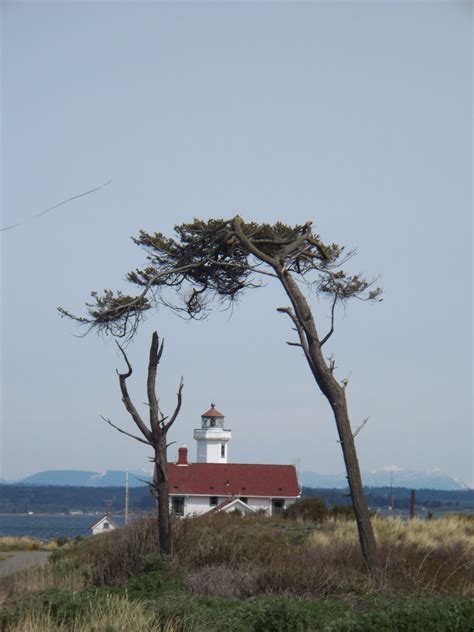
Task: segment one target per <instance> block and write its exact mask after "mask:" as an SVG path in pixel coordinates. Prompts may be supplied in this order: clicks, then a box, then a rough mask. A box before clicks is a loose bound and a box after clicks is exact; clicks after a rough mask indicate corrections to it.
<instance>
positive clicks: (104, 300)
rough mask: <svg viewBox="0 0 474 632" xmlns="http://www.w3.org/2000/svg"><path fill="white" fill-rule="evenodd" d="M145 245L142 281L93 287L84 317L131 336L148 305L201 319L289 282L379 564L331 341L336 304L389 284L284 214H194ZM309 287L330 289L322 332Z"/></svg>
mask: <svg viewBox="0 0 474 632" xmlns="http://www.w3.org/2000/svg"><path fill="white" fill-rule="evenodd" d="M134 241H135V243H136V244H137V245H138V246H141V247H143V248H144V249H145V251H146V253H147V264H146V265H145V266H144V267H142V268H138V269H136V270H134V271H133V272H130V273H129V274H128V277H127V278H128V281H129V282H130V283H131V284H133V285H134V286H135V287H137V288H138V291H137V293H136V294H133V295H128V294H123V293H121V292H113V291H111V290H107V291H104V292H103V293H102V294H99V293H93V294H92V297H93V301H92V302H91V303H88V304H87V310H88V314H87V315H86V316H75V315H73V314H71V313H70V312H68V311H67V310H65V309H62V308H60V312H61V314H62V315H65V316H69V317H71V318H73V319H75V320H76V321H78V322H80V323H82V324H83V325H85V326H86V327H89V328H93V329H98V330H101V331H103V332H105V333H110V334H112V335H113V336H116V337H123V338H131V337H133V335H134V334H135V332H136V330H137V327H138V326H139V324H140V322H141V321H142V320H143V318H144V317H145V315H146V313H147V312H148V311H149V310H150V309H152V308H153V307H157V306H160V305H162V306H165V307H167V308H169V309H171V310H173V311H174V312H176V313H177V314H179V315H181V316H185V317H189V318H193V319H201V318H205V317H206V316H207V315H208V314H209V313H210V312H211V311H212V309H213V300H217V301H218V302H219V303H220V304H223V305H228V304H230V303H232V302H233V301H235V300H236V299H237V298H238V297H239V296H240V295H241V294H243V293H244V292H245V291H246V290H248V289H251V288H260V287H261V286H262V283H261V280H262V279H261V277H265V278H266V279H270V280H274V281H275V282H276V283H278V284H280V286H281V287H282V288H283V290H284V292H285V294H286V296H287V299H288V302H289V304H288V305H286V306H282V307H279V308H278V311H279V312H280V313H282V314H285V315H286V316H287V317H288V318H289V319H290V321H291V324H292V326H293V327H294V329H295V331H296V333H297V341H296V342H289V343H288V344H291V345H293V346H296V347H298V348H300V349H301V350H302V351H303V354H304V357H305V359H306V362H307V364H308V366H309V369H310V370H311V373H312V375H313V377H314V380H315V382H316V384H317V386H318V387H319V388H320V390H321V391H322V393H323V394H324V396H325V397H326V398H327V400H328V402H329V404H330V406H331V408H332V411H333V414H334V419H335V422H336V426H337V431H338V434H339V441H340V444H341V448H342V452H343V456H344V461H345V466H346V471H347V479H348V483H349V488H350V493H351V498H352V504H353V507H354V513H355V516H356V520H357V526H358V531H359V539H360V545H361V550H362V554H363V557H364V560H365V563H366V565H367V568H368V569H369V571H371V572H372V571H374V570H375V568H376V565H377V555H376V553H377V551H376V543H375V538H374V534H373V530H372V525H371V522H370V517H369V510H368V506H367V501H366V498H365V496H364V492H363V487H362V480H361V475H360V468H359V462H358V458H357V452H356V448H355V442H354V432H353V430H352V428H351V423H350V419H349V413H348V408H347V400H346V392H345V387H346V383H345V382H344V381H343V382H339V380H338V379H337V378H336V376H335V364H334V359H333V358H332V356H331V357H330V358H325V356H324V354H323V346H324V345H325V344H326V343H327V341H328V340H329V339H330V337H331V336H332V335H333V333H334V328H335V313H336V307H337V305H338V303H342V302H347V301H348V300H350V299H359V300H366V301H376V300H380V295H381V290H380V288H379V287H374V285H373V283H371V282H369V281H368V280H367V279H365V278H363V277H362V276H361V275H357V274H356V275H352V274H349V273H347V272H346V271H345V270H344V265H345V264H346V262H347V261H348V260H349V259H350V257H351V256H352V254H353V253H352V252H349V253H346V251H345V249H344V247H343V246H339V245H337V244H335V243H332V244H326V243H324V242H323V241H322V239H321V238H320V236H319V235H318V234H317V233H316V232H314V230H313V228H312V223H311V222H307V223H306V224H304V225H297V226H289V225H287V224H283V223H281V222H277V223H275V224H259V223H256V222H245V221H244V220H243V219H242V218H241V217H239V216H236V217H233V218H232V219H228V220H226V219H211V220H207V221H204V220H200V219H195V220H194V221H193V222H192V223H190V224H181V225H179V226H176V227H175V236H174V237H167V236H166V235H164V234H163V233H160V232H157V233H155V234H153V235H151V234H149V233H146V232H144V231H142V232H140V235H139V237H138V238H137V239H135V240H134ZM309 290H311V291H312V292H313V293H314V292H316V293H318V294H321V295H326V296H328V297H329V298H330V304H331V308H330V313H331V324H330V327H329V330H328V331H327V332H324V333H321V332H320V331H319V329H318V326H317V321H316V313H315V311H314V310H313V309H312V308H311V304H310V300H309Z"/></svg>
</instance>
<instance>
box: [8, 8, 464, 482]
mask: <svg viewBox="0 0 474 632" xmlns="http://www.w3.org/2000/svg"><path fill="white" fill-rule="evenodd" d="M471 28H472V27H471V8H470V5H469V3H466V2H451V3H429V2H423V3H421V2H420V3H408V2H407V3H391V2H381V3H376V2H348V3H345V2H338V3H316V2H315V3H299V2H286V3H270V2H255V3H244V2H239V3H233V2H229V3H210V2H209V3H205V2H203V3H201V2H192V3H185V2H156V3H151V2H143V3H141V2H133V3H127V2H122V3H113V2H102V3H89V2H74V3H64V2H63V3H48V2H40V3H27V2H24V3H17V2H5V3H3V49H2V61H3V73H2V74H3V85H2V100H3V115H2V123H3V125H2V135H3V142H2V149H3V169H2V184H3V197H2V226H6V225H9V224H12V223H15V222H17V221H21V220H24V219H27V218H29V217H31V216H32V215H33V214H35V213H37V212H39V211H42V210H43V209H45V208H47V207H49V206H50V205H52V204H54V203H56V202H60V201H61V200H64V199H66V198H68V197H70V196H72V195H75V194H78V193H81V192H82V191H86V190H88V189H90V188H92V187H94V186H97V185H100V184H101V183H103V182H105V181H106V180H108V179H109V178H110V179H111V183H110V185H108V186H107V187H105V188H103V189H102V190H100V191H99V192H97V193H94V194H91V195H90V196H86V197H83V198H81V199H79V200H75V201H73V202H71V203H70V204H68V205H64V206H63V207H61V208H59V209H57V210H56V211H52V212H51V213H49V214H47V215H44V216H43V217H41V218H39V219H37V220H35V221H31V222H28V223H26V224H24V225H22V226H20V227H18V228H16V229H14V230H11V231H6V232H4V233H2V241H3V243H2V395H3V397H2V400H3V406H2V438H3V455H2V472H3V476H4V477H6V478H16V477H20V476H24V475H27V474H29V473H32V472H34V471H37V470H40V469H53V468H77V469H94V470H104V469H107V468H109V469H110V468H126V467H129V468H139V467H146V466H147V465H148V463H147V456H148V453H147V451H146V448H145V447H144V446H142V445H140V444H138V443H134V442H133V441H132V440H129V439H127V438H125V437H123V436H121V435H118V434H117V433H114V431H113V430H112V429H111V428H109V427H107V426H106V425H105V424H103V422H101V421H100V417H99V416H100V414H103V415H106V416H108V417H110V418H111V419H112V420H113V421H114V422H115V423H118V424H121V425H123V426H124V427H126V426H127V425H128V427H129V429H131V423H132V422H131V421H130V420H129V419H128V418H127V415H126V412H125V411H124V410H122V404H121V401H120V397H119V391H118V385H117V378H116V375H115V368H116V367H120V366H121V363H120V358H119V356H118V354H117V351H116V349H115V345H114V344H113V341H111V340H109V339H104V338H100V337H97V336H96V335H95V334H92V335H89V336H88V337H86V338H78V337H75V335H74V334H78V333H80V332H79V331H78V330H77V329H76V328H75V327H74V326H73V324H72V323H71V322H69V321H66V320H61V319H60V318H59V317H58V315H57V312H56V307H57V306H58V305H63V306H65V307H67V308H69V309H71V310H72V311H76V312H78V311H79V312H80V311H81V310H82V308H83V304H84V302H85V300H87V297H88V295H89V293H90V291H91V290H94V289H98V290H101V289H103V288H122V289H125V288H126V284H125V283H124V276H125V273H126V272H127V271H128V270H130V269H133V268H134V267H136V266H138V265H140V264H141V263H142V262H143V260H144V259H143V254H142V253H141V252H140V251H139V250H138V249H137V248H136V246H134V245H133V243H132V242H131V240H130V237H131V236H132V235H136V234H137V233H138V231H139V229H140V228H144V229H146V230H149V231H154V230H162V231H170V230H171V229H172V226H173V225H174V224H176V223H180V222H184V221H187V220H189V219H190V218H192V217H193V216H201V217H216V216H218V217H221V216H226V217H227V216H231V215H233V214H235V213H236V212H238V213H240V214H242V215H243V216H244V217H246V218H248V219H254V220H256V221H275V220H277V219H281V220H283V221H286V222H288V223H297V222H301V221H306V220H308V219H312V220H313V221H314V223H315V226H316V229H317V230H318V232H319V233H320V234H321V236H322V237H323V239H325V240H326V241H329V242H337V243H341V244H346V245H347V246H348V247H350V248H353V247H357V248H358V252H359V254H358V257H357V258H356V259H355V260H354V261H353V263H352V264H351V265H352V266H353V269H355V270H357V271H359V270H360V271H362V272H364V273H366V274H367V275H368V276H372V275H373V276H376V275H380V282H381V284H382V285H383V287H384V290H385V298H384V302H383V303H381V304H378V305H367V304H359V303H357V304H354V305H348V306H347V308H346V309H345V310H340V311H339V312H338V315H337V331H336V335H335V336H334V337H333V339H332V340H331V344H329V343H328V353H329V352H333V353H334V354H335V356H336V360H337V365H338V367H339V369H338V375H339V376H340V378H341V379H343V378H344V377H346V376H347V375H349V374H350V376H351V377H350V384H349V387H348V398H349V406H350V413H351V417H352V421H353V424H354V426H356V425H358V424H359V423H360V421H361V420H362V419H363V418H365V417H366V416H369V423H368V424H367V426H366V427H365V428H364V430H363V431H362V432H361V434H360V435H359V437H358V439H357V445H358V449H359V455H360V459H361V465H362V469H365V470H369V469H375V468H380V467H383V466H386V465H391V464H396V465H398V466H401V467H409V468H413V469H432V468H440V469H442V470H444V471H446V472H448V473H450V474H452V475H455V476H458V477H459V478H461V479H463V480H465V481H471V482H472V480H473V478H474V477H473V473H472V447H473V444H472V400H471V397H472V394H471V390H472V384H471V376H472V365H471V353H472V351H471V342H472V335H471V316H472V304H471V293H472V290H471V288H472V273H471V269H472V235H471V207H472V188H471V179H472V164H471V149H472V138H471V111H472V98H471V87H472V86H471V84H472V62H471V45H472V41H471V40H472V35H471ZM285 304H286V303H285V299H284V297H283V295H282V293H281V291H280V289H279V288H278V287H272V286H269V287H267V288H265V289H262V290H260V291H258V292H253V293H249V294H248V295H246V296H245V297H243V298H242V300H241V302H240V304H239V305H238V306H237V308H236V309H235V310H234V313H233V315H232V317H230V315H229V313H216V314H214V315H213V316H212V317H211V318H210V319H209V320H207V321H206V322H201V323H196V322H194V323H193V322H191V323H190V322H184V321H182V320H180V319H177V318H176V317H174V316H172V315H171V314H169V313H167V312H166V311H160V312H159V313H157V314H154V315H153V316H150V318H149V319H148V320H147V322H146V323H145V324H144V326H143V327H142V329H141V331H140V335H139V336H138V338H137V340H136V342H135V343H134V344H133V345H132V346H130V347H129V350H128V353H129V356H130V359H131V361H132V362H133V364H134V367H135V373H134V376H133V383H132V380H131V384H130V388H131V391H132V393H133V395H134V397H135V399H136V402H137V405H139V404H141V402H143V401H144V400H145V392H146V391H145V381H144V380H145V366H146V355H147V348H148V344H149V339H150V335H151V332H152V331H153V329H155V328H156V329H157V330H158V332H159V333H160V335H162V336H163V337H164V338H165V340H166V352H165V355H164V357H163V360H162V366H161V370H160V374H159V382H158V390H159V393H160V397H161V401H162V404H163V408H164V409H165V410H170V409H171V408H172V407H173V405H174V397H175V395H174V394H175V392H176V387H177V384H178V382H179V378H180V376H181V375H184V379H185V400H184V406H183V411H182V415H181V417H180V419H179V420H178V422H177V423H176V426H175V429H174V430H173V437H172V439H173V440H176V441H177V442H178V444H180V443H186V444H187V445H188V446H189V447H190V449H191V455H192V454H193V453H194V450H195V448H194V446H193V445H192V444H193V440H192V430H193V428H194V427H196V426H197V425H199V422H200V414H201V413H202V412H203V411H204V410H206V409H207V408H208V406H209V403H210V401H211V400H212V399H214V400H215V401H216V404H217V406H218V408H219V409H220V410H223V412H224V413H225V414H226V416H227V420H228V424H229V426H230V427H231V428H232V431H233V440H232V443H231V447H230V458H231V460H233V461H236V462H275V463H286V462H294V461H296V460H298V459H299V463H300V467H301V469H306V470H313V471H318V472H323V473H332V472H339V471H341V470H342V469H343V464H342V458H341V454H340V449H339V445H338V444H337V442H336V439H337V436H336V430H335V426H334V422H333V420H332V418H331V414H330V410H329V407H328V406H327V404H326V402H325V400H324V399H323V397H322V396H321V395H320V394H319V393H318V391H317V389H316V387H315V385H314V383H313V381H312V379H311V377H310V374H309V371H308V369H307V367H306V365H305V363H304V362H303V359H302V358H301V357H300V355H299V352H298V351H297V350H296V349H294V348H290V347H288V346H287V345H285V344H284V343H285V341H286V340H288V339H289V337H290V336H291V332H290V328H289V324H288V322H286V321H285V319H284V317H283V316H280V315H278V314H277V313H276V312H275V308H276V307H279V306H280V305H285ZM314 308H315V310H316V314H317V317H318V320H319V322H320V323H321V324H320V328H321V329H322V330H324V328H325V327H326V326H327V324H328V322H329V321H328V318H327V305H326V304H325V303H324V302H319V301H318V299H317V298H314ZM176 447H177V446H173V447H172V448H171V451H170V456H171V457H173V455H174V453H173V449H174V448H176Z"/></svg>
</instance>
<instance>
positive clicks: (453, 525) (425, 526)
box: [311, 516, 474, 552]
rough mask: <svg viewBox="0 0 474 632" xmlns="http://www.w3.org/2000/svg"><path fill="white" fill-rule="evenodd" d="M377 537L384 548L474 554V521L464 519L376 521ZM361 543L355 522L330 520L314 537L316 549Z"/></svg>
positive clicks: (380, 519)
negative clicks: (392, 547) (454, 549)
mask: <svg viewBox="0 0 474 632" xmlns="http://www.w3.org/2000/svg"><path fill="white" fill-rule="evenodd" d="M372 524H373V526H374V530H375V537H376V539H377V542H378V544H379V546H380V545H387V544H392V545H393V544H398V545H408V546H413V547H415V548H417V549H420V550H422V551H430V550H434V549H436V548H440V547H443V548H444V547H449V548H459V547H461V548H463V549H465V550H466V551H468V552H469V551H470V552H473V551H474V521H470V520H466V519H464V518H463V517H462V516H449V517H446V518H439V519H437V520H420V519H415V520H410V521H408V522H406V521H403V520H400V518H382V517H379V516H375V517H374V518H373V519H372ZM357 541H358V536H357V528H356V524H355V522H354V521H352V520H351V521H338V520H330V521H328V522H327V523H326V524H325V525H324V529H322V530H319V531H316V532H314V533H313V535H312V536H311V542H312V544H313V545H314V546H334V544H337V545H339V544H341V543H346V544H352V543H355V542H357Z"/></svg>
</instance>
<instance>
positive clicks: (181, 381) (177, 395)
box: [164, 377, 184, 432]
mask: <svg viewBox="0 0 474 632" xmlns="http://www.w3.org/2000/svg"><path fill="white" fill-rule="evenodd" d="M183 386H184V383H183V378H182V377H181V380H180V382H179V387H178V392H177V394H176V397H177V400H178V401H177V403H176V408H175V409H174V413H173V414H172V415H171V417H170V420H169V421H168V423H167V424H165V426H164V428H165V432H168V430H169V429H170V428H171V426H172V425H173V424H174V422H175V420H176V417H177V416H178V414H179V411H180V409H181V404H182V402H183V395H182V393H183Z"/></svg>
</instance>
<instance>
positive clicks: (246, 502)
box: [240, 496, 249, 505]
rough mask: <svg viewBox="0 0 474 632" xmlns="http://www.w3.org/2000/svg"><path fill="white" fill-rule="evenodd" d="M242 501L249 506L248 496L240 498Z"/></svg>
mask: <svg viewBox="0 0 474 632" xmlns="http://www.w3.org/2000/svg"><path fill="white" fill-rule="evenodd" d="M240 500H241V501H242V502H243V503H245V504H246V505H248V504H249V499H248V498H247V496H241V497H240Z"/></svg>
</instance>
